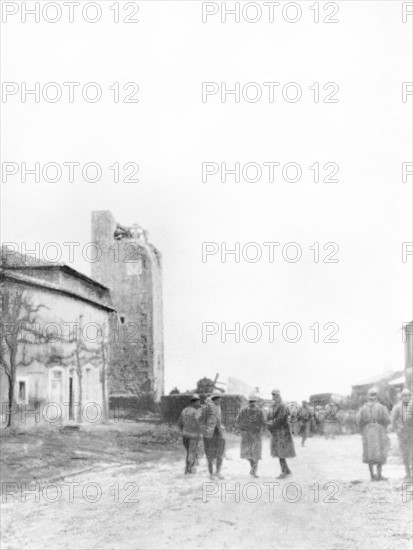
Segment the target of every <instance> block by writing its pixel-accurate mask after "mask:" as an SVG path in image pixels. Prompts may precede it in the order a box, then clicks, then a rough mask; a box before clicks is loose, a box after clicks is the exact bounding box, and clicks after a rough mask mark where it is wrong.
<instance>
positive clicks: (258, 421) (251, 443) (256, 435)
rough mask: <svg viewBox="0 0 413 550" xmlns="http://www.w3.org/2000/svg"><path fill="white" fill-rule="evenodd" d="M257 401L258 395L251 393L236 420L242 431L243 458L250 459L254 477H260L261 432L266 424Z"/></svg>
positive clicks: (251, 472)
mask: <svg viewBox="0 0 413 550" xmlns="http://www.w3.org/2000/svg"><path fill="white" fill-rule="evenodd" d="M257 402H258V397H257V396H256V395H250V396H249V398H248V403H247V404H246V405H244V406H243V407H242V409H241V411H240V413H239V415H238V417H237V420H236V426H237V428H238V429H239V430H240V431H241V458H246V459H247V460H248V461H249V463H250V466H251V470H250V474H251V475H252V476H254V477H258V475H257V469H258V461H259V460H261V454H262V436H261V432H262V428H263V427H264V426H265V418H264V413H263V411H262V410H261V408H260V406H259V405H258V403H257Z"/></svg>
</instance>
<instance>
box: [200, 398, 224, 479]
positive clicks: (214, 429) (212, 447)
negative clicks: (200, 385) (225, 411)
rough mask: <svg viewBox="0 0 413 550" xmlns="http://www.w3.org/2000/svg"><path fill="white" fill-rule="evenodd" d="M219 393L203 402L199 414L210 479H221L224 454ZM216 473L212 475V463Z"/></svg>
mask: <svg viewBox="0 0 413 550" xmlns="http://www.w3.org/2000/svg"><path fill="white" fill-rule="evenodd" d="M220 405H221V392H219V391H218V390H214V391H213V392H212V395H211V397H210V398H209V399H207V400H206V401H205V405H204V407H203V408H202V414H201V430H202V435H203V440H204V449H205V455H206V457H207V460H208V471H209V476H210V478H211V479H214V476H216V477H217V478H218V479H223V476H222V474H221V468H222V460H223V457H224V453H225V439H224V435H223V426H222V425H221V406H220ZM215 460H216V472H215V473H214V461H215Z"/></svg>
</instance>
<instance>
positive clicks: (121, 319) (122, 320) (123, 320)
mask: <svg viewBox="0 0 413 550" xmlns="http://www.w3.org/2000/svg"><path fill="white" fill-rule="evenodd" d="M119 319H120V322H121V323H122V325H123V324H124V323H125V317H123V316H122V315H121V316H120V317H119Z"/></svg>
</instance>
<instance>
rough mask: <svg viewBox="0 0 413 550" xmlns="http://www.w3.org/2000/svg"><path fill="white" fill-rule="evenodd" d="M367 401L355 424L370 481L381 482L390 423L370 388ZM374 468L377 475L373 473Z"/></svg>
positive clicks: (387, 447)
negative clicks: (361, 440)
mask: <svg viewBox="0 0 413 550" xmlns="http://www.w3.org/2000/svg"><path fill="white" fill-rule="evenodd" d="M367 395H368V399H369V400H368V401H367V403H366V404H365V405H363V406H362V407H361V409H360V410H359V413H358V416H357V423H358V425H359V427H360V429H361V432H362V434H363V462H364V463H365V464H368V465H369V470H370V477H371V480H372V481H381V480H384V479H385V478H384V477H383V476H382V467H383V464H385V463H386V460H387V453H388V450H389V438H388V435H387V432H386V428H387V426H388V425H389V423H390V416H389V412H388V410H387V407H385V406H384V405H382V404H381V403H379V400H378V395H377V390H376V389H375V388H370V389H369V391H368V394H367ZM374 466H376V468H377V474H375V473H374Z"/></svg>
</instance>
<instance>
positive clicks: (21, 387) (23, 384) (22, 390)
mask: <svg viewBox="0 0 413 550" xmlns="http://www.w3.org/2000/svg"><path fill="white" fill-rule="evenodd" d="M19 401H26V382H23V381H22V380H20V381H19Z"/></svg>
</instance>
